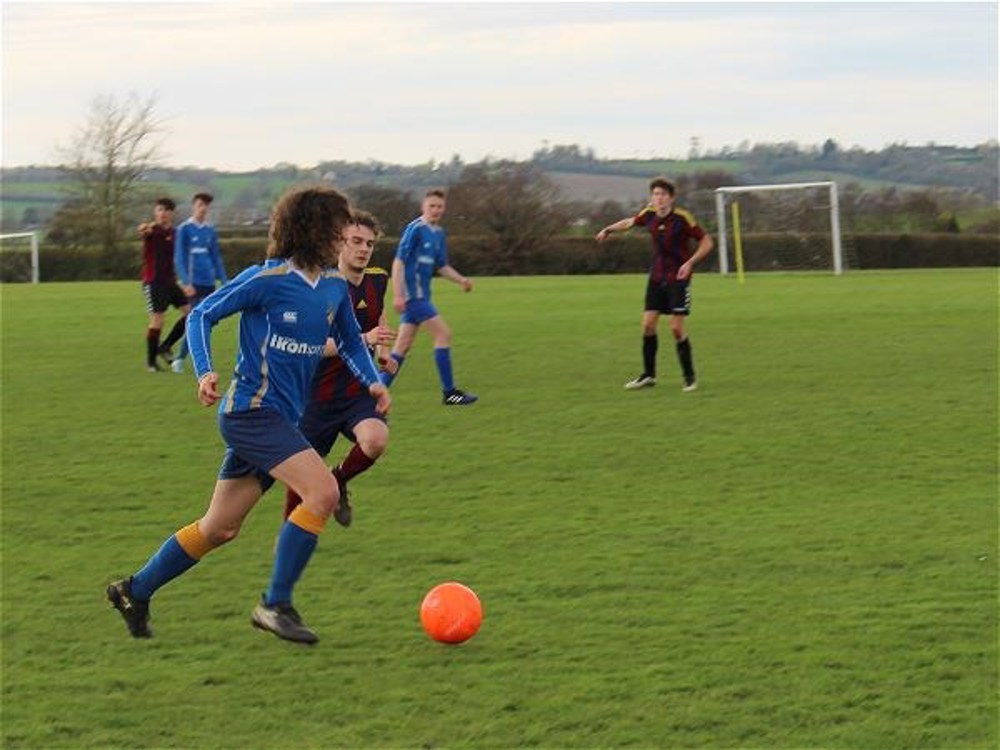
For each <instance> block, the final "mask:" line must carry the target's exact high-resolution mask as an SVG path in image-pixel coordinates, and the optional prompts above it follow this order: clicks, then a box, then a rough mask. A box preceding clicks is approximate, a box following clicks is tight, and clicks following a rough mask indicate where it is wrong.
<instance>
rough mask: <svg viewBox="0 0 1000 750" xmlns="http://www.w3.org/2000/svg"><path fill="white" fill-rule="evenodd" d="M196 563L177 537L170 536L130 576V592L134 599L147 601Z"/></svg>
mask: <svg viewBox="0 0 1000 750" xmlns="http://www.w3.org/2000/svg"><path fill="white" fill-rule="evenodd" d="M197 562H198V561H197V560H196V559H195V558H193V557H191V556H190V555H189V554H188V553H187V552H185V551H184V548H183V547H181V545H180V542H178V541H177V536H176V535H175V534H172V535H171V536H170V538H169V539H167V541H165V542H164V543H163V546H161V547H160V549H159V550H158V551H157V553H156V554H155V555H153V556H152V557H151V558H149V562H147V563H146V564H145V565H144V566H143V567H142V570H140V571H139V572H138V573H136V574H135V575H134V576H132V586H131V592H132V596H134V597H135V598H136V599H140V600H143V601H145V600H147V599H149V598H150V597H151V596H153V594H155V593H156V590H157V589H158V588H160V587H161V586H163V585H164V584H165V583H168V582H170V581H172V580H173V579H175V578H176V577H177V576H179V575H180V574H181V573H183V572H184V571H186V570H188V569H189V568H191V567H193V566H194V565H195V563H197Z"/></svg>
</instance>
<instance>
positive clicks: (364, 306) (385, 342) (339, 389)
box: [285, 211, 398, 526]
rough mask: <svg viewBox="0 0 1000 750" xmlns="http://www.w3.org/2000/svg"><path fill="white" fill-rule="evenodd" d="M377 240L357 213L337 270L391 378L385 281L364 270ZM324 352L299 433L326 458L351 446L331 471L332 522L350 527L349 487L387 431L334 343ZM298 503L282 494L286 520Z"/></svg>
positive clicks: (371, 220)
mask: <svg viewBox="0 0 1000 750" xmlns="http://www.w3.org/2000/svg"><path fill="white" fill-rule="evenodd" d="M379 234H380V230H379V226H378V222H377V221H375V217H373V216H372V215H371V214H369V213H367V212H364V211H355V212H354V214H353V219H352V222H351V223H350V224H348V225H347V226H346V227H345V228H344V232H343V238H342V240H341V242H340V257H339V260H338V262H337V267H338V269H339V270H340V272H341V274H343V276H344V278H345V279H347V287H348V289H349V290H350V293H351V302H352V303H353V306H354V315H355V316H356V317H357V319H358V325H359V326H360V327H361V332H362V334H363V336H364V339H365V341H366V342H367V343H368V346H369V349H370V350H371V352H372V354H373V355H374V357H375V359H376V361H377V362H378V364H379V366H381V367H382V368H384V369H385V370H386V371H388V372H394V371H395V369H396V367H397V366H398V365H397V364H396V362H395V360H393V359H392V358H391V357H388V356H387V354H388V351H387V349H386V347H388V346H390V345H391V344H392V342H393V341H394V340H395V338H396V333H395V331H392V330H391V329H389V328H388V327H387V326H386V316H385V306H384V301H385V292H386V289H387V287H388V284H389V275H388V274H387V273H386V272H385V270H383V269H381V268H368V263H369V261H371V257H372V251H373V250H374V249H375V241H376V240H377V239H378V237H379ZM327 347H328V353H329V354H330V355H332V356H327V357H325V358H324V359H323V360H322V361H321V362H320V364H319V367H317V368H316V375H315V376H314V377H313V381H312V397H311V398H310V400H309V404H308V405H307V406H306V410H305V413H304V414H303V415H302V419H301V420H300V421H299V429H301V430H302V434H303V435H305V436H306V438H307V439H308V440H309V442H310V443H311V444H312V446H313V447H314V448H315V449H316V451H317V453H319V454H320V455H321V456H324V457H325V456H326V455H327V454H329V452H330V450H331V449H332V448H333V444H334V442H335V441H336V439H337V436H338V435H343V436H344V437H346V438H347V439H348V440H351V441H353V442H354V446H353V447H352V448H351V450H350V451H349V452H348V454H347V455H346V456H345V457H344V460H343V461H341V462H340V465H338V466H337V468H335V469H334V470H333V475H334V476H335V477H336V478H337V483H338V484H339V485H340V507H339V508H338V509H337V511H335V512H334V518H335V519H336V520H337V522H338V523H339V524H340V525H342V526H349V525H350V523H351V514H352V510H351V505H350V502H349V500H348V495H347V483H348V482H349V481H350V480H351V479H353V478H354V477H356V476H357V475H358V474H360V473H362V472H363V471H367V470H368V469H370V468H371V467H372V466H373V465H374V463H375V462H376V461H377V460H378V458H379V456H381V455H382V453H383V452H385V448H386V445H387V444H388V442H389V426H388V425H387V424H386V421H385V417H384V416H383V415H381V414H379V413H378V411H377V410H376V409H375V406H376V402H375V399H373V398H372V397H371V395H370V394H369V393H368V389H367V388H365V387H363V386H362V385H361V383H359V382H358V380H357V378H355V377H354V375H353V374H352V373H351V371H350V370H349V369H348V368H347V366H346V365H345V364H344V361H343V360H342V359H341V358H340V357H339V356H337V355H336V350H335V349H334V348H333V343H332V341H329V342H328V343H327ZM301 502H302V500H301V498H299V496H298V495H296V494H295V493H294V492H292V491H291V490H290V489H289V490H288V491H287V492H286V494H285V518H288V515H289V514H290V513H291V512H292V511H293V510H294V509H295V507H296V506H297V505H298V504H299V503H301Z"/></svg>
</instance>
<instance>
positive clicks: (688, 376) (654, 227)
mask: <svg viewBox="0 0 1000 750" xmlns="http://www.w3.org/2000/svg"><path fill="white" fill-rule="evenodd" d="M676 192H677V190H676V188H675V187H674V183H672V182H671V181H670V180H668V179H667V178H665V177H657V178H655V179H654V180H653V181H652V182H650V183H649V193H650V195H649V205H648V206H646V207H645V208H644V209H642V211H640V212H639V213H638V214H637V215H636V216H629V217H627V218H625V219H622V220H621V221H616V222H615V223H614V224H609V225H608V226H606V227H604V229H602V230H601V231H600V232H598V233H597V241H598V242H604V240H606V239H607V238H608V236H609V235H611V234H612V233H613V232H627V231H628V230H629V229H631V228H632V227H640V226H641V227H645V228H646V229H647V230H648V231H649V236H650V238H651V239H652V240H653V254H652V257H651V258H650V264H649V281H648V282H647V284H646V303H645V304H646V306H645V308H644V309H643V313H642V361H643V370H642V374H641V375H639V377H637V378H635V379H634V380H630V381H628V382H627V383H626V384H625V387H626V388H627V389H628V390H636V389H638V388H647V387H649V386H653V385H656V350H657V345H658V343H659V341H658V338H657V335H656V324H657V323H658V322H659V320H660V315H661V314H663V315H669V316H670V331H671V333H673V336H674V342H675V344H676V347H677V359H678V360H679V361H680V364H681V372H682V373H683V375H684V385H683V387H682V390H685V391H693V390H695V389H696V388H697V387H698V381H697V380H695V374H694V362H693V360H692V356H691V342H690V340H689V339H688V336H687V332H686V331H685V330H684V321H685V319H686V318H687V316H688V315H689V314H690V313H691V286H690V285H691V274H692V273H694V267H695V264H697V263H698V262H699V261H701V260H702V259H703V258H705V256H707V255H708V254H709V253H710V252H712V236H711V235H710V234H707V233H706V232H705V230H703V229H702V228H701V227H700V226H698V222H696V221H695V220H694V216H692V215H691V214H690V213H688V212H687V211H685V210H684V209H682V208H679V207H675V206H674V197H675V195H676Z"/></svg>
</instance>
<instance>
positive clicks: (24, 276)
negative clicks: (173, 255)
mask: <svg viewBox="0 0 1000 750" xmlns="http://www.w3.org/2000/svg"><path fill="white" fill-rule="evenodd" d="M266 244H267V243H266V240H265V239H264V238H261V237H257V238H227V239H223V241H222V253H223V256H224V257H225V259H226V268H227V269H228V270H229V272H230V274H235V273H236V272H238V271H239V270H241V269H243V268H246V267H247V266H249V265H251V264H253V263H258V262H260V260H261V259H262V258H263V257H264V251H265V248H266ZM395 246H396V241H395V240H394V239H391V238H387V239H384V240H383V241H381V242H380V243H379V246H378V248H377V249H376V252H375V259H374V261H373V262H374V264H375V265H381V266H383V267H384V268H386V269H389V268H390V266H391V265H392V257H393V254H394V252H395ZM842 246H843V254H844V265H845V267H846V268H847V269H848V270H850V269H870V268H942V267H953V266H981V267H982V266H985V267H996V266H997V265H1000V264H998V258H1000V252H998V251H1000V239H998V238H997V237H994V236H989V235H961V234H959V235H955V234H921V235H888V234H848V235H844V236H843V238H842ZM649 252H650V245H649V238H648V237H645V236H643V235H641V234H639V233H638V232H636V233H633V234H630V235H619V236H617V237H614V238H613V239H611V240H609V241H608V242H605V243H603V244H600V245H598V244H597V243H596V242H594V241H593V239H591V238H590V237H557V238H554V239H552V240H551V241H549V242H548V243H547V244H546V246H545V249H544V250H543V251H540V252H535V253H526V254H521V255H517V256H512V255H509V254H506V253H504V252H503V251H502V250H501V249H500V248H499V247H498V246H497V244H496V242H495V241H494V240H492V239H491V238H488V237H452V238H450V239H449V253H450V259H451V262H452V264H453V265H454V266H455V267H456V268H458V269H459V270H460V271H461V272H462V273H464V274H467V275H470V276H506V275H540V274H596V273H642V272H644V271H646V269H647V263H648V260H649ZM40 254H41V259H40V267H41V268H40V276H41V280H42V281H86V280H110V279H138V278H139V270H140V261H141V254H140V250H139V247H138V246H133V247H125V248H121V249H119V250H117V251H114V252H104V251H100V250H92V249H84V250H79V249H77V250H63V249H59V248H54V247H44V246H43V247H42V249H41V253H40ZM830 256H831V250H830V238H829V236H823V235H810V234H799V235H789V234H759V235H747V236H746V237H744V238H743V257H744V267H745V268H746V270H748V271H759V270H768V269H778V268H788V269H811V268H817V269H827V268H830V267H831V261H830ZM730 258H732V248H731V247H730ZM733 265H734V264H733V262H732V261H730V268H731V269H732V268H733ZM717 269H718V253H717V252H713V253H712V255H711V256H709V258H708V259H707V260H706V261H705V263H704V264H703V265H702V267H701V270H702V271H712V270H717ZM30 277H31V273H30V265H29V259H28V254H27V253H26V252H25V253H20V252H12V251H7V252H4V253H2V254H0V281H4V282H7V281H28V280H30Z"/></svg>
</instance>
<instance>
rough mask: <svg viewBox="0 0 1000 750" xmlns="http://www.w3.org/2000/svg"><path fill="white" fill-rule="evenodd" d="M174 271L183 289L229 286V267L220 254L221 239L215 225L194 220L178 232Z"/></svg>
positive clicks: (184, 224)
mask: <svg viewBox="0 0 1000 750" xmlns="http://www.w3.org/2000/svg"><path fill="white" fill-rule="evenodd" d="M174 270H175V271H176V273H177V278H178V280H179V281H180V282H181V284H182V285H187V284H191V285H192V286H215V281H216V279H218V280H219V281H220V282H221V283H223V284H225V283H226V266H225V264H224V263H223V262H222V253H221V251H220V250H219V235H218V233H217V232H216V231H215V227H213V226H212V225H211V224H199V223H197V222H196V221H195V220H194V219H193V218H191V219H188V220H187V221H185V222H183V223H182V224H181V225H180V226H179V227H177V229H176V231H175V232H174Z"/></svg>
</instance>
